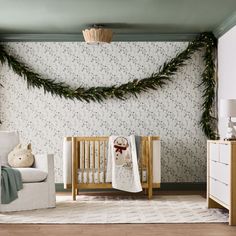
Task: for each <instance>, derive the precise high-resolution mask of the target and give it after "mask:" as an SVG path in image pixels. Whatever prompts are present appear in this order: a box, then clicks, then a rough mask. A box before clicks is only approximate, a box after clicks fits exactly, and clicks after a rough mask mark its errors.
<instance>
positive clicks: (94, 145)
mask: <svg viewBox="0 0 236 236" xmlns="http://www.w3.org/2000/svg"><path fill="white" fill-rule="evenodd" d="M92 168H93V183H94V174H95V172H94V171H95V168H96V166H95V140H94V141H93V167H92Z"/></svg>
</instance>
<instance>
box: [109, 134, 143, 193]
mask: <svg viewBox="0 0 236 236" xmlns="http://www.w3.org/2000/svg"><path fill="white" fill-rule="evenodd" d="M106 181H107V182H112V187H113V188H115V189H119V190H123V191H127V192H140V191H142V186H141V182H140V176H139V169H138V161H137V150H136V145H135V137H134V135H131V136H127V137H123V136H110V138H109V147H108V160H107V173H106Z"/></svg>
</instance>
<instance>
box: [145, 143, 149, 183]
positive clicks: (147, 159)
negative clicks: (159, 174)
mask: <svg viewBox="0 0 236 236" xmlns="http://www.w3.org/2000/svg"><path fill="white" fill-rule="evenodd" d="M148 148H149V145H148V142H147V140H145V166H146V182H147V183H148V182H149V181H148V176H149V169H148V162H149V152H148Z"/></svg>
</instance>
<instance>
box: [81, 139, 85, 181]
mask: <svg viewBox="0 0 236 236" xmlns="http://www.w3.org/2000/svg"><path fill="white" fill-rule="evenodd" d="M82 146H83V148H82V151H83V153H82V169H81V183H84V168H85V142H84V141H83V142H82Z"/></svg>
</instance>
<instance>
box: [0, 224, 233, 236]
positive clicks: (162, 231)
mask: <svg viewBox="0 0 236 236" xmlns="http://www.w3.org/2000/svg"><path fill="white" fill-rule="evenodd" d="M0 235H1V236H13V235H17V236H48V235H50V236H54V235H55V236H72V235H73V236H76V235H78V236H108V235H109V236H110V235H111V236H151V235H160V236H172V235H174V236H235V235H236V227H232V226H228V225H226V224H117V225H114V224H112V225H111V224H110V225H74V224H73V225H15V224H14V225H0Z"/></svg>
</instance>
